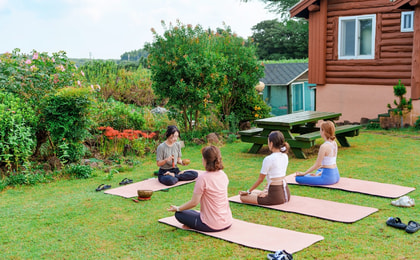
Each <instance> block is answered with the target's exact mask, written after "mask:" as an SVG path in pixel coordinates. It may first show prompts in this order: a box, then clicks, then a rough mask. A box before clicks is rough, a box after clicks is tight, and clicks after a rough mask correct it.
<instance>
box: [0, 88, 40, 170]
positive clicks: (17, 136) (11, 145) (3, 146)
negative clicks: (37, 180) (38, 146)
mask: <svg viewBox="0 0 420 260" xmlns="http://www.w3.org/2000/svg"><path fill="white" fill-rule="evenodd" d="M35 122H36V117H35V112H34V111H33V110H32V108H31V107H29V106H27V104H26V103H25V102H24V100H22V99H21V98H19V97H17V95H15V94H13V93H4V92H3V93H2V92H0V162H1V163H0V166H1V165H2V164H3V165H4V164H5V165H6V168H7V169H8V171H12V170H15V171H17V170H18V169H19V168H20V167H21V166H22V165H23V164H24V163H25V162H27V161H28V160H29V156H30V155H31V154H32V152H33V148H34V146H35V136H34V132H33V130H32V128H33V125H34V124H35Z"/></svg>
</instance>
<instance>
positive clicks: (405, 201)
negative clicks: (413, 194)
mask: <svg viewBox="0 0 420 260" xmlns="http://www.w3.org/2000/svg"><path fill="white" fill-rule="evenodd" d="M414 204H415V202H414V199H412V198H410V197H408V196H403V197H401V198H399V199H397V200H393V201H391V205H393V206H397V207H406V208H409V207H413V206H414Z"/></svg>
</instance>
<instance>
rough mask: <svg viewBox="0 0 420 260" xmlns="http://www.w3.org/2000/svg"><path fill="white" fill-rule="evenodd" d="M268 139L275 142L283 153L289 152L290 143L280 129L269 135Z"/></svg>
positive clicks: (274, 145)
mask: <svg viewBox="0 0 420 260" xmlns="http://www.w3.org/2000/svg"><path fill="white" fill-rule="evenodd" d="M268 141H269V142H271V143H272V144H273V147H274V148H277V149H279V150H280V152H282V153H287V152H288V151H289V149H290V146H289V144H288V143H287V142H286V140H285V139H284V135H283V134H282V133H281V132H280V131H273V132H271V133H270V134H269V135H268Z"/></svg>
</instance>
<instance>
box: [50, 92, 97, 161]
mask: <svg viewBox="0 0 420 260" xmlns="http://www.w3.org/2000/svg"><path fill="white" fill-rule="evenodd" d="M90 105H91V91H90V89H89V88H73V87H68V88H64V89H61V90H59V91H58V92H57V93H56V94H54V95H49V96H48V97H47V98H45V100H44V106H43V111H42V115H43V120H44V125H45V128H46V129H47V130H48V131H49V133H50V135H51V139H52V146H53V150H54V151H55V154H56V155H57V157H59V158H60V157H62V156H63V155H64V153H67V155H68V159H69V160H70V161H73V162H74V161H77V160H79V159H81V158H82V157H83V155H84V147H83V143H82V142H83V141H84V140H85V138H86V137H88V136H89V128H90V126H91V120H90V118H89V107H90ZM63 142H65V143H67V144H68V150H67V151H63V150H62V149H60V147H66V146H63Z"/></svg>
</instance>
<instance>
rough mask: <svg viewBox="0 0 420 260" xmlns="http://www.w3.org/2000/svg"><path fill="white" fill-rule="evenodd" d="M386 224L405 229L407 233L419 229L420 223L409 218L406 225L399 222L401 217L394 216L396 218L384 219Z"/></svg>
mask: <svg viewBox="0 0 420 260" xmlns="http://www.w3.org/2000/svg"><path fill="white" fill-rule="evenodd" d="M386 224H387V225H388V226H391V227H394V228H398V229H405V231H406V232H407V233H414V232H416V231H417V230H419V229H420V224H419V223H417V222H415V221H412V220H410V221H409V222H408V225H406V224H404V223H403V222H401V219H400V218H398V217H396V218H393V217H390V218H388V220H387V221H386Z"/></svg>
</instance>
